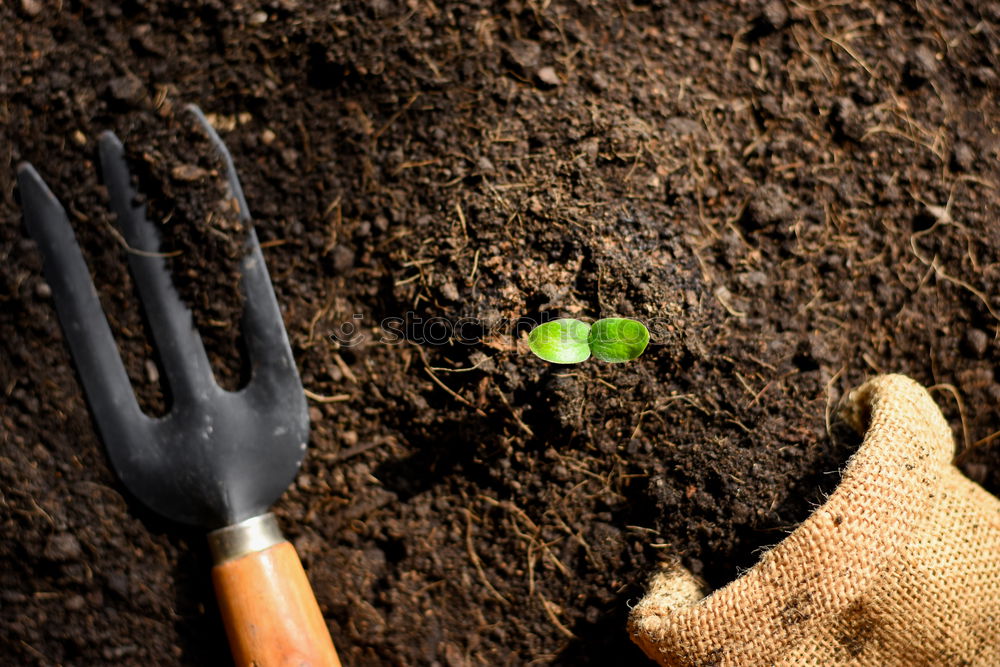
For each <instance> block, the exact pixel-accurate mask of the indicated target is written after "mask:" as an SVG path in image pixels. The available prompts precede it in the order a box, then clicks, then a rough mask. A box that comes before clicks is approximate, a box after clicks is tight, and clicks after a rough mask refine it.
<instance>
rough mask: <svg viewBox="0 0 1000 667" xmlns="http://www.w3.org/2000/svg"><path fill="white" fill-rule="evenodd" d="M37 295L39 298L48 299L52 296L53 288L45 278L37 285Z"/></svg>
mask: <svg viewBox="0 0 1000 667" xmlns="http://www.w3.org/2000/svg"><path fill="white" fill-rule="evenodd" d="M35 296H37V297H38V298H39V299H48V298H50V297H51V296H52V288H51V287H49V284H48V283H47V282H45V281H44V280H42V281H39V282H38V284H37V285H35Z"/></svg>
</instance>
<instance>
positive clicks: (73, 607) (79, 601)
mask: <svg viewBox="0 0 1000 667" xmlns="http://www.w3.org/2000/svg"><path fill="white" fill-rule="evenodd" d="M65 605H66V609H68V610H69V611H80V610H81V609H83V608H84V607H86V606H87V601H86V600H84V599H83V596H82V595H71V596H69V597H68V598H66V602H65Z"/></svg>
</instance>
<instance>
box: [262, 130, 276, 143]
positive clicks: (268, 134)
mask: <svg viewBox="0 0 1000 667" xmlns="http://www.w3.org/2000/svg"><path fill="white" fill-rule="evenodd" d="M277 138H278V137H277V135H275V134H274V132H272V131H271V130H264V131H263V132H261V133H260V142H261V143H262V144H264V145H265V146H270V145H271V144H273V143H274V140H275V139H277Z"/></svg>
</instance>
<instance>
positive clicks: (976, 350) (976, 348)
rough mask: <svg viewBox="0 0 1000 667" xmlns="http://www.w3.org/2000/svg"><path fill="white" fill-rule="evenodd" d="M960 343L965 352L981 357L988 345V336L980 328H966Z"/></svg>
mask: <svg viewBox="0 0 1000 667" xmlns="http://www.w3.org/2000/svg"><path fill="white" fill-rule="evenodd" d="M962 344H963V347H964V348H965V351H966V352H968V353H969V354H971V355H973V356H975V357H977V358H979V359H982V358H983V356H985V354H986V350H987V348H988V347H989V345H990V337H989V335H988V334H987V333H986V332H985V331H983V330H982V329H968V330H967V331H966V332H965V335H964V336H963V337H962Z"/></svg>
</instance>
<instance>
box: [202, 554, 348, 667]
mask: <svg viewBox="0 0 1000 667" xmlns="http://www.w3.org/2000/svg"><path fill="white" fill-rule="evenodd" d="M212 581H213V583H214V584H215V595H216V598H217V599H218V601H219V610H220V611H221V612H222V620H223V622H224V623H225V624H226V634H227V635H228V636H229V646H230V648H231V649H232V651H233V660H234V661H235V662H236V665H237V667H250V666H251V665H252V666H253V667H277V666H279V665H280V666H284V665H288V666H289V667H291V666H292V665H294V666H295V667H301V666H304V665H310V666H311V667H340V659H339V658H337V651H336V649H334V648H333V641H332V640H331V639H330V631H329V630H328V629H327V627H326V621H324V620H323V614H322V613H321V612H320V610H319V605H318V604H316V596H315V595H313V592H312V588H311V587H310V586H309V580H308V579H307V578H306V573H305V570H303V569H302V563H301V562H300V561H299V555H298V554H297V553H295V547H293V546H292V545H291V543H289V542H281V543H279V544H276V545H274V546H273V547H269V548H267V549H264V550H263V551H255V552H253V553H250V554H247V555H245V556H241V557H239V558H236V559H234V560H230V561H226V562H224V563H221V564H219V565H216V566H215V567H214V568H212Z"/></svg>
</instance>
